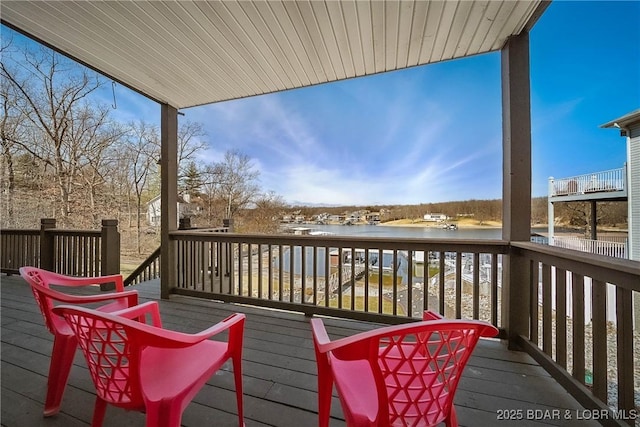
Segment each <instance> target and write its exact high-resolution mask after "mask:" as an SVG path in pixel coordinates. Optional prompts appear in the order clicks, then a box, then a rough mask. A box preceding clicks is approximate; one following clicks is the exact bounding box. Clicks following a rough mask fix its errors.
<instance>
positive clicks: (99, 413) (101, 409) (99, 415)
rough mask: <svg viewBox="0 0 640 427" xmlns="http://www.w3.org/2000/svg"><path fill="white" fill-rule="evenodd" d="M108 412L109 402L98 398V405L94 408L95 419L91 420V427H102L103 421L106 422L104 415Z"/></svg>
mask: <svg viewBox="0 0 640 427" xmlns="http://www.w3.org/2000/svg"><path fill="white" fill-rule="evenodd" d="M106 411H107V402H106V401H105V400H103V399H102V398H100V397H98V396H96V404H95V406H94V408H93V419H92V420H91V427H102V421H104V414H105V412H106Z"/></svg>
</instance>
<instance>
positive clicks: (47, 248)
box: [39, 218, 56, 271]
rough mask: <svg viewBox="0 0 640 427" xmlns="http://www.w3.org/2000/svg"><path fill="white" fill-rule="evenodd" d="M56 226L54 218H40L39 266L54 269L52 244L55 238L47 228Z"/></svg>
mask: <svg viewBox="0 0 640 427" xmlns="http://www.w3.org/2000/svg"><path fill="white" fill-rule="evenodd" d="M54 228H56V219H55V218H41V219H40V266H39V267H40V268H42V269H44V270H49V271H55V260H54V254H55V251H54V249H55V248H54V244H55V239H54V236H53V235H52V234H51V233H47V230H50V229H54Z"/></svg>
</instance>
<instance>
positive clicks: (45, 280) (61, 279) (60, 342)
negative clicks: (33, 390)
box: [20, 267, 138, 417]
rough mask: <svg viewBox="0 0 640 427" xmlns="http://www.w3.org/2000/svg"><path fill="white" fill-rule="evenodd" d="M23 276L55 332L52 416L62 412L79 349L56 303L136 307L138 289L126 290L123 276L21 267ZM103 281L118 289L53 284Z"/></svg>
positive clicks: (48, 408) (48, 410)
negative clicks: (78, 291)
mask: <svg viewBox="0 0 640 427" xmlns="http://www.w3.org/2000/svg"><path fill="white" fill-rule="evenodd" d="M20 275H21V276H22V277H23V278H24V279H25V280H26V281H27V283H29V285H31V290H32V291H33V295H34V296H35V299H36V302H37V303H38V306H39V307H40V311H41V312H42V316H43V317H44V323H45V325H46V326H47V329H49V331H50V332H51V333H52V334H53V351H52V353H51V362H50V364H49V377H48V380H47V397H46V399H45V404H44V416H45V417H49V416H51V415H55V414H57V413H58V412H59V411H60V404H61V403H62V396H63V394H64V390H65V387H66V385H67V379H68V377H69V372H70V371H71V366H72V365H73V357H74V355H75V352H76V348H77V340H76V337H75V335H74V334H73V332H72V331H71V329H70V328H69V325H68V324H67V322H66V321H65V320H64V319H63V318H62V317H60V316H57V315H55V314H53V313H52V311H51V310H52V309H53V307H54V305H55V304H58V303H64V304H93V305H100V304H104V303H106V304H105V305H101V306H100V307H99V308H98V310H101V311H107V312H108V311H116V310H122V309H123V308H127V307H132V306H134V305H136V304H138V293H137V292H136V291H125V290H124V286H123V282H122V276H120V275H112V276H99V277H70V276H65V275H62V274H57V273H53V272H51V271H47V270H43V269H40V268H36V267H22V268H20ZM103 283H115V286H116V289H115V290H116V292H111V293H102V294H96V295H86V296H85V295H72V294H67V293H64V292H62V291H61V290H59V289H60V288H56V289H52V288H51V287H50V286H51V285H55V286H60V287H68V288H77V287H82V286H90V285H99V284H103Z"/></svg>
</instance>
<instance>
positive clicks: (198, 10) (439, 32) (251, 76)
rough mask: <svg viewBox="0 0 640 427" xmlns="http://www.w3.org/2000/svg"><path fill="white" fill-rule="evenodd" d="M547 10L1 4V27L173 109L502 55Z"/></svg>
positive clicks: (318, 3) (534, 3) (536, 3)
mask: <svg viewBox="0 0 640 427" xmlns="http://www.w3.org/2000/svg"><path fill="white" fill-rule="evenodd" d="M547 5H548V2H546V1H541V0H521V1H511V0H506V1H467V0H447V1H442V0H439V1H427V0H415V1H411V0H408V1H402V2H399V1H385V2H383V1H362V0H360V1H331V0H326V1H324V0H311V1H309V0H307V1H302V0H300V1H283V0H271V1H259V0H255V1H238V2H234V1H215V2H214V1H209V2H205V1H192V0H184V1H163V2H160V1H154V0H137V1H108V2H107V1H87V0H74V1H40V0H30V1H20V0H16V1H5V2H2V16H1V21H2V23H3V24H5V25H7V26H9V27H11V28H13V29H15V30H17V31H19V32H21V33H24V34H26V35H28V36H29V37H32V38H34V39H36V40H38V41H40V42H42V43H43V44H45V45H48V46H50V47H52V48H54V49H55V50H58V51H60V52H62V53H64V54H66V55H67V56H70V57H71V58H73V59H75V60H76V61H78V62H80V63H83V64H85V65H87V66H89V67H91V68H93V69H95V70H97V71H100V72H101V73H103V74H105V75H106V76H108V77H109V78H112V79H114V80H115V81H117V82H120V83H121V84H123V85H125V86H127V87H130V88H131V89H134V90H136V91H138V92H140V93H142V94H143V95H145V96H147V97H149V98H151V99H153V100H156V101H158V102H161V103H166V104H169V105H171V106H173V107H176V108H186V107H192V106H196V105H202V104H208V103H213V102H219V101H225V100H231V99H237V98H243V97H248V96H253V95H259V94H265V93H270V92H276V91H281V90H286V89H292V88H298V87H303V86H309V85H314V84H319V83H325V82H331V81H336V80H342V79H348V78H352V77H357V76H364V75H370V74H375V73H380V72H385V71H390V70H396V69H401V68H406V67H411V66H416V65H422V64H429V63H434V62H439V61H445V60H449V59H454V58H460V57H465V56H470V55H476V54H480V53H485V52H491V51H496V50H499V49H501V48H502V47H503V46H504V44H505V42H506V40H507V39H508V38H509V37H510V36H512V35H517V34H519V33H520V32H521V31H522V30H523V29H529V28H530V27H532V26H533V24H534V23H535V21H536V20H537V18H538V17H539V16H540V15H541V14H542V11H543V10H544V9H545V8H546V7H547Z"/></svg>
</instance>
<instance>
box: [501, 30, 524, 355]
mask: <svg viewBox="0 0 640 427" xmlns="http://www.w3.org/2000/svg"><path fill="white" fill-rule="evenodd" d="M501 65H502V138H503V140H502V141H503V168H502V170H503V177H502V182H503V184H502V185H503V187H502V206H503V207H502V209H503V212H502V221H503V222H502V238H503V239H504V240H507V241H508V242H509V243H511V242H514V241H530V239H531V111H530V104H531V103H530V82H529V32H528V31H527V30H524V31H523V32H522V33H520V34H519V35H517V36H514V37H511V38H510V39H509V40H508V41H507V43H506V44H505V46H504V47H503V48H502V64H501ZM503 265H504V266H505V268H504V272H503V274H504V276H503V286H502V291H503V298H502V301H503V307H502V310H503V316H502V319H503V321H504V325H503V326H504V327H505V328H506V330H507V335H508V338H509V347H510V348H515V345H516V344H515V343H516V340H517V337H518V336H519V335H524V336H527V337H528V334H529V315H528V313H529V295H530V294H531V292H530V291H529V286H530V285H531V284H530V274H529V270H530V263H529V262H528V261H527V260H526V259H524V258H522V257H519V256H517V255H515V254H514V253H513V251H512V252H511V253H510V254H508V255H506V256H505V262H504V264H503Z"/></svg>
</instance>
